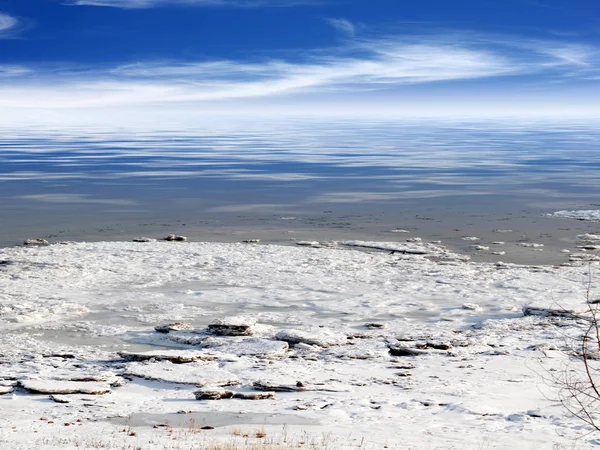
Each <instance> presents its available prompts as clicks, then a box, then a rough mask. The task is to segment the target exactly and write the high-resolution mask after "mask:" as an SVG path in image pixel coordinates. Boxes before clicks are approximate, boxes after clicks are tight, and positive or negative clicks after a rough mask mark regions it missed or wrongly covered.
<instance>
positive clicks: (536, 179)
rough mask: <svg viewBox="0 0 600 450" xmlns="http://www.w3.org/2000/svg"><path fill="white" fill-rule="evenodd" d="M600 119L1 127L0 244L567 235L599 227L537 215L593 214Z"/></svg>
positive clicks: (599, 185) (599, 184) (599, 174)
mask: <svg viewBox="0 0 600 450" xmlns="http://www.w3.org/2000/svg"><path fill="white" fill-rule="evenodd" d="M599 124H600V123H599V122H589V123H581V122H579V123H568V122H524V121H519V122H517V121H509V120H506V121H493V122H491V121H487V122H485V121H479V122H450V121H447V122H440V121H401V122H400V121H389V122H381V121H379V122H369V121H364V122H363V121H357V120H345V121H317V120H311V121H308V120H296V121H293V120H285V121H284V120H282V121H279V122H274V121H270V122H269V123H265V121H262V122H259V121H250V120H248V121H245V122H241V121H237V122H236V123H225V122H220V123H218V122H215V123H210V124H208V123H203V124H199V125H198V126H197V127H195V128H193V129H168V130H104V129H94V128H88V129H83V128H64V129H61V130H56V129H54V130H53V129H48V130H40V129H36V130H33V129H5V130H2V133H1V134H0V136H1V137H0V227H1V230H2V232H1V234H0V246H7V245H14V244H18V243H20V242H21V241H22V240H23V239H25V238H30V237H50V238H51V239H52V238H54V239H56V240H58V239H88V240H97V239H115V238H125V239H128V238H130V237H132V236H139V235H152V236H153V237H160V236H162V235H164V234H165V233H170V232H177V233H184V234H187V235H188V236H190V237H197V238H202V239H210V240H220V241H224V240H225V241H226V240H239V239H241V238H247V237H261V238H263V239H267V240H271V241H282V242H283V241H289V240H290V239H291V238H298V239H300V238H317V239H318V238H325V239H327V238H332V239H340V238H365V237H369V238H377V239H387V240H393V239H399V238H400V237H402V238H405V236H400V237H399V236H398V234H397V233H396V234H391V233H390V230H391V229H394V228H404V229H408V230H409V231H411V233H412V235H415V236H416V235H419V236H422V237H430V238H433V237H436V236H437V237H439V238H440V239H442V238H444V239H446V240H448V239H449V240H452V242H453V243H454V245H465V244H461V243H460V242H459V241H458V240H457V239H459V238H460V237H461V236H464V235H471V234H473V233H478V234H479V235H482V236H483V237H486V236H487V235H489V238H490V239H492V233H493V230H494V229H513V228H514V229H515V230H514V233H516V234H514V233H513V234H514V235H513V236H512V237H511V239H513V240H518V239H529V240H531V239H534V240H535V239H537V240H539V239H544V238H549V236H551V237H552V238H553V239H554V241H556V240H560V239H563V238H564V239H568V238H569V236H571V235H573V232H571V231H573V230H575V231H577V230H579V229H581V230H586V231H589V230H591V231H593V230H594V229H595V225H593V224H582V223H580V222H573V221H568V220H565V219H562V220H561V219H552V218H547V217H544V214H545V213H548V212H552V211H555V210H558V209H598V208H599V207H598V205H597V204H600V195H599V194H600V128H599V127H598V125H599ZM561 229H563V231H565V233H562V234H563V235H564V236H563V235H561ZM567 231H568V232H567ZM546 235H548V236H546ZM499 239H500V238H498V237H496V238H495V240H499ZM503 240H505V239H503ZM560 245H563V244H562V243H560V244H557V246H560Z"/></svg>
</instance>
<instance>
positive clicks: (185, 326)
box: [154, 322, 193, 333]
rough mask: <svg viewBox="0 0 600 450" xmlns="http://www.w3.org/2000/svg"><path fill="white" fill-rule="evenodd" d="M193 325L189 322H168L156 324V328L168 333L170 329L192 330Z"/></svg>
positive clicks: (160, 331)
mask: <svg viewBox="0 0 600 450" xmlns="http://www.w3.org/2000/svg"><path fill="white" fill-rule="evenodd" d="M192 328H193V327H192V325H191V324H189V323H187V322H168V323H161V324H160V325H156V326H155V327H154V329H155V330H156V331H158V332H159V333H168V332H170V331H185V330H191V329H192Z"/></svg>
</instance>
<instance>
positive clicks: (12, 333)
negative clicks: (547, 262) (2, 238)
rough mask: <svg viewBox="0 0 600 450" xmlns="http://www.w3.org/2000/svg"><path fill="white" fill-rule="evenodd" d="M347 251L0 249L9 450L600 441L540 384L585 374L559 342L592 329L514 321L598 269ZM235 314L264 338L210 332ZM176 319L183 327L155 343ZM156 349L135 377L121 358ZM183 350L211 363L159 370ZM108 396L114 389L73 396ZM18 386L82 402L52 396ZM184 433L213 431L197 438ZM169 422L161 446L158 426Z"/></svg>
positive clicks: (562, 300)
mask: <svg viewBox="0 0 600 450" xmlns="http://www.w3.org/2000/svg"><path fill="white" fill-rule="evenodd" d="M344 244H345V246H344V247H340V248H312V247H297V246H274V245H251V246H249V245H246V244H218V243H190V242H187V243H185V244H182V245H178V246H173V245H171V244H169V243H166V242H149V243H133V242H131V243H121V242H104V243H76V244H72V245H50V246H48V247H18V248H17V247H15V248H7V249H4V250H2V251H1V252H0V258H1V259H2V260H4V261H10V264H4V265H2V266H0V330H1V333H0V386H5V388H3V389H1V390H0V394H1V393H2V392H7V393H6V394H4V395H0V408H2V414H1V415H0V448H10V449H30V448H36V449H37V448H40V449H41V448H48V449H50V448H119V449H121V448H123V449H129V448H131V449H134V448H144V449H150V450H158V449H163V448H169V449H187V448H211V447H210V445H213V444H215V443H217V442H224V443H230V442H231V440H232V439H233V438H234V436H233V433H234V431H233V430H234V429H233V428H232V427H233V426H236V427H240V426H241V427H245V429H247V430H250V432H252V430H256V429H258V428H263V429H264V430H265V432H266V433H267V435H268V437H269V439H272V440H273V442H275V443H277V442H283V440H280V441H278V439H283V436H287V439H288V440H289V441H290V442H291V441H293V439H294V436H296V437H298V439H300V436H302V439H314V440H313V441H312V442H321V441H320V440H324V439H325V438H324V436H327V440H326V442H325V441H323V444H322V445H321V447H319V445H316V444H315V447H313V448H325V447H326V448H329V449H335V448H362V449H371V448H372V449H375V448H384V446H387V448H448V449H450V448H461V449H480V448H506V449H513V448H594V447H595V446H596V444H597V442H598V441H597V440H595V437H594V435H593V434H592V435H590V434H588V432H589V431H590V429H589V428H588V427H587V426H585V424H583V423H582V422H581V421H579V420H578V419H576V418H574V417H572V416H571V415H569V413H568V412H567V411H565V410H564V409H563V408H562V407H561V406H560V404H559V403H558V402H557V401H555V400H556V398H557V396H556V390H555V387H554V386H553V385H552V384H551V383H549V382H548V381H546V380H545V378H547V377H546V375H548V374H550V373H560V371H561V370H564V369H565V364H567V363H570V364H571V369H575V370H581V369H582V367H580V366H579V365H578V364H580V363H579V362H578V361H577V360H573V361H570V360H569V356H568V348H567V347H566V346H565V345H566V344H565V342H566V341H567V340H568V339H567V338H568V337H569V336H579V335H580V334H581V332H582V327H583V326H585V321H582V320H578V319H576V318H575V319H574V318H569V317H550V316H524V315H523V312H522V308H523V307H525V306H535V307H539V308H554V309H560V308H565V309H572V310H580V309H582V307H585V298H586V289H587V285H586V283H585V282H584V281H585V280H586V279H587V276H588V270H591V271H592V280H598V279H600V273H598V268H599V266H598V262H594V261H592V262H591V266H589V264H590V263H588V262H587V261H582V262H581V263H578V262H572V263H571V265H569V266H565V267H552V266H536V267H526V266H517V265H512V264H492V263H475V262H469V261H464V258H462V257H461V255H455V254H453V253H450V252H448V251H447V250H446V249H444V248H443V247H441V246H436V245H434V244H431V243H376V242H363V241H348V242H345V243H344ZM349 246H357V247H361V248H362V249H363V250H360V251H358V250H354V249H351V248H349ZM365 249H367V250H368V249H378V250H387V251H385V252H382V251H365ZM390 252H391V253H390ZM594 288H595V284H593V285H592V291H593V290H594ZM233 316H245V317H252V318H255V319H256V320H257V321H258V325H257V326H263V328H262V330H263V331H262V332H261V333H260V337H257V336H249V337H246V336H236V337H228V336H222V337H214V336H211V335H210V333H209V332H208V331H207V330H206V327H207V326H208V325H209V324H210V323H213V322H215V321H217V320H219V319H226V318H228V317H233ZM173 321H186V322H189V323H191V324H192V325H193V327H194V328H193V329H191V330H183V331H176V332H171V333H169V334H163V333H158V332H155V331H154V326H155V325H157V324H161V323H167V322H173ZM107 329H110V330H111V332H107ZM281 338H286V339H284V340H288V341H290V343H291V342H297V343H293V344H291V345H290V346H289V347H288V344H287V343H286V342H282V339H281ZM320 339H321V340H324V341H319V340H320ZM331 339H333V341H332V342H329V341H328V340H331ZM324 342H326V343H328V344H329V345H332V346H328V347H326V346H325V345H322V344H323V343H324ZM319 344H321V345H319ZM333 344H336V345H333ZM389 347H391V348H398V349H414V350H418V351H415V352H414V353H415V356H393V355H392V354H390V352H389V351H388V348H389ZM151 351H154V352H156V355H157V358H155V359H149V360H147V361H141V362H138V361H127V360H126V359H123V358H121V357H120V356H119V352H151ZM178 352H181V355H182V356H186V357H188V356H190V355H193V354H194V352H199V353H200V354H207V355H212V356H214V358H215V359H214V360H212V361H195V362H189V363H182V364H176V363H173V362H169V361H166V360H164V358H166V357H167V356H168V357H169V358H170V357H172V356H174V355H177V354H178ZM596 363H597V362H595V361H592V364H596ZM553 371H556V372H553ZM99 383H100V384H101V385H102V386H103V387H106V388H107V389H108V387H109V386H110V393H107V394H104V395H93V396H90V395H85V394H84V393H85V392H92V391H93V390H94V388H96V387H98V385H99ZM27 385H29V386H30V387H32V386H33V387H40V388H48V391H50V390H51V388H52V387H53V386H54V387H55V388H59V387H60V388H63V389H62V391H61V390H60V389H56V390H57V391H61V392H67V391H69V389H68V388H77V389H76V390H77V392H80V393H79V394H70V395H69V394H64V395H60V396H58V397H53V398H54V401H53V400H52V399H51V398H50V397H49V395H48V394H40V393H37V394H36V393H31V392H30V391H27V390H25V389H23V387H22V386H27ZM198 385H201V386H205V387H207V388H212V387H214V388H218V386H223V385H230V386H229V387H228V388H227V389H228V390H232V391H234V392H245V393H248V392H250V393H251V392H256V389H259V386H268V388H269V389H270V390H272V391H274V397H273V398H269V399H265V400H256V401H252V400H241V399H240V400H238V399H223V400H219V401H197V400H195V399H194V395H193V392H194V390H196V389H197V387H196V386H198ZM13 386H15V387H14V390H13ZM277 386H280V387H281V389H277ZM286 389H287V391H286ZM11 390H12V392H10V391H11ZM59 401H60V403H59ZM63 402H68V403H63ZM178 412H185V413H186V414H177V413H178ZM115 417H117V418H118V417H121V418H122V419H115ZM118 420H122V421H121V422H118ZM191 421H195V423H196V424H198V425H211V426H215V429H214V430H210V431H208V430H207V431H202V432H199V431H198V432H195V431H194V432H191V431H189V430H190V429H191V428H190V427H189V423H191ZM164 422H169V423H171V424H172V425H171V427H172V428H171V431H170V433H171V434H169V431H168V429H167V427H159V428H153V427H152V425H154V424H157V425H158V424H162V423H164ZM186 423H187V424H188V425H185V424H186ZM67 424H68V426H67ZM123 424H126V426H127V428H126V430H127V432H126V433H123V432H122V430H123V429H124V425H123ZM177 424H180V425H181V426H179V425H177ZM186 426H187V428H186ZM173 428H176V429H177V430H179V431H177V430H175V431H173ZM186 430H187V431H186ZM131 433H133V434H131ZM173 433H176V434H173ZM177 433H179V434H177ZM173 436H177V440H174V439H173ZM253 439H257V438H254V437H251V438H250V441H251V442H254V440H253ZM325 444H326V445H325ZM276 448H278V447H276Z"/></svg>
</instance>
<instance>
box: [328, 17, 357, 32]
mask: <svg viewBox="0 0 600 450" xmlns="http://www.w3.org/2000/svg"><path fill="white" fill-rule="evenodd" d="M327 21H328V22H329V24H330V25H331V26H332V27H333V28H335V29H336V30H338V31H341V32H342V33H344V34H347V35H349V36H354V34H355V33H356V28H355V27H354V24H353V23H352V22H350V21H349V20H347V19H343V18H338V19H335V18H332V19H327Z"/></svg>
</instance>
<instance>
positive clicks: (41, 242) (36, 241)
mask: <svg viewBox="0 0 600 450" xmlns="http://www.w3.org/2000/svg"><path fill="white" fill-rule="evenodd" d="M23 245H29V246H38V247H45V246H47V245H50V242H48V241H47V240H46V239H27V240H26V241H25V242H23Z"/></svg>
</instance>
